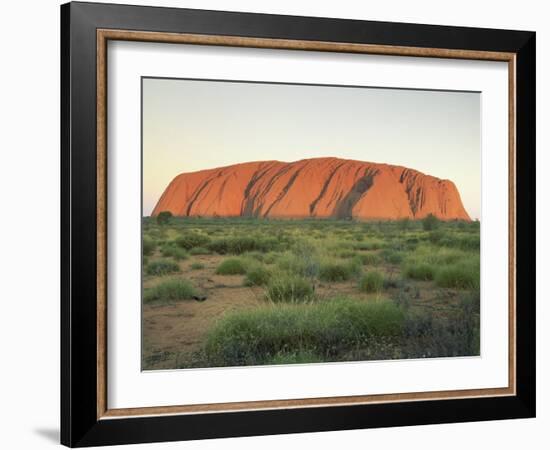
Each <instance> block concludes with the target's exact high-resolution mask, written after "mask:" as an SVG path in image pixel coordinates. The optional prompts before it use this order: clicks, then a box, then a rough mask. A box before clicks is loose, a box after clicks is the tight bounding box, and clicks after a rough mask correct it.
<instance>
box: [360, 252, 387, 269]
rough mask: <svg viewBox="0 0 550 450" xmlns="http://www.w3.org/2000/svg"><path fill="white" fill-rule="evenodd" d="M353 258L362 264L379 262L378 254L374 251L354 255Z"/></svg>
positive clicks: (373, 264)
mask: <svg viewBox="0 0 550 450" xmlns="http://www.w3.org/2000/svg"><path fill="white" fill-rule="evenodd" d="M355 259H357V260H358V261H360V262H361V264H362V265H364V266H375V265H377V264H380V262H381V259H380V255H378V253H374V252H368V253H361V254H359V255H356V256H355Z"/></svg>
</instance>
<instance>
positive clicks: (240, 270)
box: [216, 258, 247, 275]
mask: <svg viewBox="0 0 550 450" xmlns="http://www.w3.org/2000/svg"><path fill="white" fill-rule="evenodd" d="M246 268H247V265H246V263H245V261H243V260H242V259H240V258H229V259H225V260H224V261H222V263H221V264H220V265H219V266H218V268H217V269H216V273H217V274H218V275H244V274H245V273H246Z"/></svg>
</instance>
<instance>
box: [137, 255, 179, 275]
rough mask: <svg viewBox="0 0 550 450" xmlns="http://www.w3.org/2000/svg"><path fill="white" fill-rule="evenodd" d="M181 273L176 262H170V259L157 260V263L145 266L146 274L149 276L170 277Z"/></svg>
mask: <svg viewBox="0 0 550 450" xmlns="http://www.w3.org/2000/svg"><path fill="white" fill-rule="evenodd" d="M179 271H180V268H179V266H178V265H177V264H176V263H175V262H174V261H170V260H169V259H157V260H155V261H151V262H150V263H148V264H147V266H145V273H146V274H147V275H156V276H159V275H168V274H171V273H176V272H179Z"/></svg>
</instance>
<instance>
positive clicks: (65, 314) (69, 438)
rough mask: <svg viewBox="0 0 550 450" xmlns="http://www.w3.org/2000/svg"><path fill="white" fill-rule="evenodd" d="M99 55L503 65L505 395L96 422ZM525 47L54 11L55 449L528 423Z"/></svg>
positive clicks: (103, 251) (526, 36) (388, 28)
mask: <svg viewBox="0 0 550 450" xmlns="http://www.w3.org/2000/svg"><path fill="white" fill-rule="evenodd" d="M110 41H133V42H155V43H166V44H178V43H184V44H192V45H206V46H220V47H232V48H235V49H245V48H256V49H279V50H292V51H295V52H297V53H300V52H303V51H315V52H334V53H343V54H365V55H384V56H391V57H396V58H399V57H403V56H405V57H421V58H443V59H449V60H454V59H458V60H477V61H479V60H482V61H501V62H505V63H506V64H507V65H508V74H509V79H508V86H509V92H508V95H509V97H508V103H509V110H508V111H507V114H508V182H509V186H508V192H507V193H506V195H507V196H508V206H509V214H508V224H507V226H508V252H509V253H508V255H509V267H508V274H509V284H508V286H507V290H508V298H507V299H504V300H505V301H506V302H507V305H508V312H509V316H508V332H509V342H508V386H507V387H504V388H502V387H498V388H492V389H471V390H449V391H432V392H421V393H418V392H412V393H385V394H376V395H363V396H339V397H334V396H332V397H331V396H327V397H316V398H299V399H297V398H289V399H284V400H266V401H255V402H249V401H241V402H230V403H224V402H218V403H208V404H204V405H198V406H197V405H180V404H174V405H171V406H157V405H149V406H148V407H144V408H128V409H112V408H109V405H108V402H107V389H108V386H107V382H108V377H107V370H108V369H107V363H108V359H107V342H108V340H109V336H108V326H107V325H108V324H107V320H108V319H107V317H108V316H107V314H108V311H107V300H106V296H107V267H108V263H107V235H108V230H107V205H108V202H109V199H108V198H107V197H108V196H107V189H106V185H107V180H108V176H107V172H108V170H109V165H108V164H107V142H108V141H107V136H108V120H107V98H108V86H107V43H108V42H110ZM535 41H536V35H535V33H534V32H527V31H509V30H495V29H480V28H463V27H449V26H434V25H419V24H405V23H389V22H370V21H359V20H343V19H328V18H312V17H295V16H279V15H267V14H251V13H237V12H221V11H203V10H190V9H176V8H156V7H141V6H127V5H112V4H94V3H80V2H72V3H68V4H65V5H62V6H61V443H62V444H64V445H67V446H70V447H81V446H93V445H113V444H128V443H144V442H162V441H177V440H190V439H208V438H219V437H237V436H252V435H268V434H283V433H303V432H318V431H331V430H349V429H357V428H373V427H389V426H405V425H420V424H435V423H449V422H467V421H483V420H497V419H512V418H529V417H534V416H535V411H536V399H535V391H536V388H535V384H536V383H535V381H536V380H535V348H536V343H535V270H534V268H535V101H536V96H535ZM501 301H502V299H501Z"/></svg>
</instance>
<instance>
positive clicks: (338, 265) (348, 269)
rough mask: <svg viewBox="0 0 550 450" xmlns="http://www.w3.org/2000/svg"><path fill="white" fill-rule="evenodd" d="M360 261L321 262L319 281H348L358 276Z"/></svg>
mask: <svg viewBox="0 0 550 450" xmlns="http://www.w3.org/2000/svg"><path fill="white" fill-rule="evenodd" d="M360 264H361V263H360V261H358V260H352V261H343V260H327V261H323V262H321V265H320V267H319V279H320V280H323V281H332V282H335V281H347V280H350V279H352V278H353V277H354V276H356V275H358V273H359V271H360V270H361V268H360Z"/></svg>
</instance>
